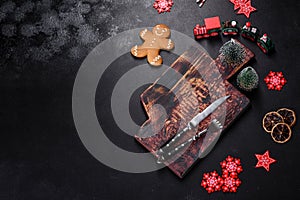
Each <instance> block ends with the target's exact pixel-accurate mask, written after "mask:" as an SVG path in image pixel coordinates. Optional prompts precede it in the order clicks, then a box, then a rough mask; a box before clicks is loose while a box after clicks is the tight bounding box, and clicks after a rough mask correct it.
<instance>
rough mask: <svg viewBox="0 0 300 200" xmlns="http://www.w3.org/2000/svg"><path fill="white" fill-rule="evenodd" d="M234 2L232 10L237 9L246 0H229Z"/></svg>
mask: <svg viewBox="0 0 300 200" xmlns="http://www.w3.org/2000/svg"><path fill="white" fill-rule="evenodd" d="M229 1H230V2H231V3H233V4H234V10H237V9H239V8H240V7H241V6H243V5H245V4H246V2H247V1H248V0H229Z"/></svg>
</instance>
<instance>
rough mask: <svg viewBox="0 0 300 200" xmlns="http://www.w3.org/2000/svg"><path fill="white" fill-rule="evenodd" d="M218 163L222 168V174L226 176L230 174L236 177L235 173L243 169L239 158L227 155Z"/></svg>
mask: <svg viewBox="0 0 300 200" xmlns="http://www.w3.org/2000/svg"><path fill="white" fill-rule="evenodd" d="M220 165H221V167H222V170H223V176H226V177H227V176H231V177H233V178H236V177H237V175H238V174H239V173H241V172H242V171H243V168H242V165H241V160H240V159H238V158H233V157H231V156H228V157H227V158H226V159H225V160H223V161H222V162H221V163H220Z"/></svg>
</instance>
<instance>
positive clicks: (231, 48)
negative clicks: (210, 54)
mask: <svg viewBox="0 0 300 200" xmlns="http://www.w3.org/2000/svg"><path fill="white" fill-rule="evenodd" d="M219 52H220V54H221V55H222V56H223V59H224V61H225V62H226V63H227V64H229V65H231V66H238V65H240V64H241V63H242V62H243V60H244V59H245V57H246V51H245V49H244V48H243V47H242V46H241V45H240V44H239V43H237V42H235V40H234V39H231V40H230V41H228V42H226V43H225V44H224V45H223V46H222V47H221V48H220V51H219Z"/></svg>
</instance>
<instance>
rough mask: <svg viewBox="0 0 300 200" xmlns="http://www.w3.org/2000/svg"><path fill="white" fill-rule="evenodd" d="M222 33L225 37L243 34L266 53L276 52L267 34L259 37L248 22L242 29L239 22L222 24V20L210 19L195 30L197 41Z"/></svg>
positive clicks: (257, 31) (233, 21)
mask: <svg viewBox="0 0 300 200" xmlns="http://www.w3.org/2000/svg"><path fill="white" fill-rule="evenodd" d="M220 32H222V34H223V35H237V34H239V33H240V32H241V35H242V37H244V38H246V39H249V40H251V41H252V42H256V43H257V45H258V47H259V48H260V49H261V50H262V51H263V52H264V53H269V52H270V51H272V50H274V44H273V42H272V40H271V39H270V38H269V37H268V35H267V34H263V35H262V36H259V30H258V28H257V27H254V26H252V25H251V23H250V22H247V23H246V24H245V25H244V26H243V27H242V28H240V27H239V26H238V23H237V21H235V20H231V21H225V22H222V23H221V22H220V18H219V17H218V16H217V17H210V18H205V19H204V25H203V26H201V25H200V24H197V25H196V26H195V28H194V36H195V39H201V38H208V37H213V36H218V35H219V34H220Z"/></svg>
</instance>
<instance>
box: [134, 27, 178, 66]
mask: <svg viewBox="0 0 300 200" xmlns="http://www.w3.org/2000/svg"><path fill="white" fill-rule="evenodd" d="M170 35H171V30H170V28H169V27H168V26H167V25H165V24H158V25H156V26H155V27H154V28H153V29H152V32H151V31H149V30H148V29H145V30H143V31H141V32H140V37H141V38H142V39H143V40H144V43H143V44H142V45H140V46H138V45H136V46H134V47H132V49H131V54H132V55H133V56H135V57H137V58H143V57H146V56H147V60H148V62H149V64H151V65H153V66H160V65H161V64H162V63H163V59H162V57H161V56H160V55H159V52H160V50H161V49H162V50H167V51H170V50H171V49H173V48H174V43H173V42H172V40H171V39H169V37H170Z"/></svg>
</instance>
